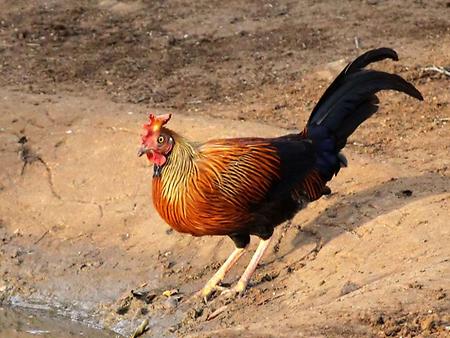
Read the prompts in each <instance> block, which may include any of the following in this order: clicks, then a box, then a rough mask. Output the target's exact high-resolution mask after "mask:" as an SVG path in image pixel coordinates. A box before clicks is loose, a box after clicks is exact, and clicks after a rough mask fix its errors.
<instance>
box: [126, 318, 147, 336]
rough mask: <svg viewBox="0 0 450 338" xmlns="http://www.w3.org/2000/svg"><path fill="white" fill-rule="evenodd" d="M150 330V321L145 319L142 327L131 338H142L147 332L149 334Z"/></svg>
mask: <svg viewBox="0 0 450 338" xmlns="http://www.w3.org/2000/svg"><path fill="white" fill-rule="evenodd" d="M148 329H149V327H148V319H147V318H145V319H144V320H143V321H142V323H141V325H139V326H138V327H137V328H136V330H135V331H134V332H133V334H132V335H131V336H130V338H136V337H139V336H142V335H143V334H144V333H145V332H147V331H148Z"/></svg>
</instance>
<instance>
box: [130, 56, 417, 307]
mask: <svg viewBox="0 0 450 338" xmlns="http://www.w3.org/2000/svg"><path fill="white" fill-rule="evenodd" d="M384 59H392V60H395V61H396V60H398V56H397V54H396V52H395V51H394V50H392V49H389V48H379V49H374V50H371V51H368V52H366V53H365V54H363V55H361V56H359V57H358V58H357V59H355V60H354V61H353V62H352V63H349V64H348V65H347V66H346V67H345V68H344V69H343V70H342V72H341V73H340V74H339V75H338V76H337V78H336V79H335V80H334V81H333V83H332V84H331V85H330V86H329V87H328V89H327V90H326V91H325V93H324V94H323V96H322V97H321V98H320V100H319V102H318V103H317V105H316V106H315V108H314V109H313V111H312V113H311V116H310V117H309V120H308V122H307V124H306V127H305V128H304V130H303V131H302V132H300V133H297V134H290V135H285V136H281V137H276V138H256V137H255V138H234V139H218V140H211V141H208V142H206V143H194V142H190V141H188V140H187V139H185V138H184V137H183V136H181V135H179V134H177V133H176V132H174V131H172V130H170V129H168V128H167V127H165V125H166V124H167V123H168V122H169V120H170V118H171V115H170V114H166V115H160V116H154V115H152V114H151V115H150V117H149V119H150V121H149V123H148V124H145V125H144V128H145V131H144V135H143V137H142V145H141V147H140V149H139V152H138V155H139V156H141V155H144V154H146V155H147V158H148V160H149V161H150V162H151V163H153V184H152V193H153V202H154V206H155V208H156V210H157V211H158V213H159V215H160V216H161V217H162V218H163V219H164V220H165V221H166V222H167V223H168V224H169V225H170V226H171V227H172V228H173V229H175V230H176V231H179V232H182V233H186V234H191V235H193V236H205V235H209V236H210V235H216V236H229V237H230V238H231V239H232V240H233V242H234V244H235V246H236V248H235V249H234V251H233V252H232V253H231V255H230V256H229V257H228V259H227V260H226V261H225V263H224V264H223V265H222V266H221V267H220V269H219V270H218V271H217V272H216V273H215V274H214V275H213V277H212V278H211V279H210V280H209V281H208V282H207V283H206V284H205V286H204V287H203V289H202V290H201V294H202V296H203V297H204V298H205V299H208V298H209V297H210V296H211V295H212V294H213V293H214V292H215V291H216V290H223V288H222V287H221V286H220V282H221V281H222V280H223V279H224V277H225V274H226V273H227V272H228V271H229V270H230V269H231V267H232V266H233V265H234V264H235V263H236V262H237V261H238V260H239V258H240V257H241V256H242V255H243V253H244V252H245V250H246V248H247V246H248V244H249V242H250V235H255V236H257V237H259V238H260V242H259V245H258V247H257V249H256V251H255V253H254V255H253V257H252V259H251V261H250V263H249V265H248V266H247V268H246V269H245V271H244V273H243V274H242V276H241V278H240V279H239V281H238V282H237V284H236V285H235V286H234V287H233V288H231V289H229V290H227V292H228V293H231V294H233V295H238V294H242V293H243V292H244V291H245V289H246V288H247V285H248V283H249V280H250V278H251V276H252V274H253V272H254V271H255V269H256V267H257V265H258V262H259V261H260V259H261V257H262V256H263V254H264V252H265V251H266V249H267V248H268V246H269V244H270V239H271V238H272V234H273V231H274V228H275V227H276V226H278V225H279V224H281V223H283V222H285V221H287V220H290V219H291V218H292V217H293V216H294V215H295V214H296V213H297V212H298V211H299V210H301V209H302V208H304V207H305V206H306V205H307V204H308V203H310V202H312V201H315V200H317V199H318V198H320V197H321V196H323V195H327V194H330V192H331V191H330V189H329V188H328V187H327V185H326V184H327V182H328V181H330V180H331V179H332V178H333V176H335V175H337V173H338V172H339V170H340V168H341V167H345V166H346V165H347V160H346V159H345V157H344V156H343V155H342V154H341V152H340V151H341V150H342V148H344V146H345V144H346V142H347V138H348V137H349V136H350V135H351V134H352V133H353V132H354V131H355V129H356V128H357V127H358V126H359V125H360V124H361V123H362V122H364V121H365V120H366V119H367V118H369V117H370V116H371V115H372V114H374V113H375V112H376V111H377V109H378V103H379V101H378V98H377V97H376V95H375V94H376V93H377V92H379V91H381V90H396V91H399V92H403V93H406V94H408V95H410V96H412V97H414V98H416V99H418V100H423V98H422V95H421V93H420V92H419V91H418V90H417V89H416V88H415V87H414V86H413V85H412V84H410V83H408V82H407V81H405V80H404V79H403V78H401V77H400V76H398V75H395V74H390V73H385V72H381V71H376V70H368V69H365V67H366V66H367V65H369V64H370V63H373V62H376V61H381V60H384Z"/></svg>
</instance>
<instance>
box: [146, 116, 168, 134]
mask: <svg viewBox="0 0 450 338" xmlns="http://www.w3.org/2000/svg"><path fill="white" fill-rule="evenodd" d="M171 117H172V114H164V115H159V116H155V115H153V114H150V115H149V116H148V119H149V120H150V123H147V124H144V128H145V129H147V130H148V131H152V132H157V131H159V130H160V129H161V127H162V126H163V125H165V124H166V123H167V122H169V120H170V118H171Z"/></svg>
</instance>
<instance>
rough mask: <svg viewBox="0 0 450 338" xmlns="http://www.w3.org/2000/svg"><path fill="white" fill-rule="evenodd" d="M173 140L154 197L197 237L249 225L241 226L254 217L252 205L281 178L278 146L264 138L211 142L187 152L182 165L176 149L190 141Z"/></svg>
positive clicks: (164, 213)
mask: <svg viewBox="0 0 450 338" xmlns="http://www.w3.org/2000/svg"><path fill="white" fill-rule="evenodd" d="M175 142H176V143H175V144H176V145H178V147H175V148H174V149H173V153H172V155H171V158H170V160H169V162H168V163H167V165H166V166H165V168H164V171H163V173H162V174H161V176H159V177H154V179H153V201H154V204H155V207H156V210H157V211H158V212H159V214H160V215H161V217H162V218H163V219H164V220H165V221H166V222H167V223H168V224H170V225H171V226H172V227H173V228H174V229H175V230H177V231H179V232H184V233H190V234H192V235H194V236H203V235H227V234H231V233H238V232H242V231H245V230H248V229H242V228H241V227H242V226H243V224H248V223H249V222H250V221H251V217H252V213H251V210H249V208H250V206H251V205H254V204H255V203H258V202H260V201H261V200H263V199H264V198H265V195H266V194H267V192H268V190H269V189H270V186H271V183H272V182H273V181H274V180H277V179H279V165H280V159H279V158H278V155H277V152H276V149H275V148H274V147H273V146H271V145H270V143H268V142H267V140H264V139H234V140H216V141H210V142H208V143H205V144H203V145H201V146H199V147H198V148H196V149H191V150H192V152H191V153H189V155H188V154H185V155H187V156H185V157H184V158H183V161H188V162H190V163H189V164H188V165H186V166H185V167H184V169H185V170H183V168H180V164H179V161H177V159H178V160H179V159H180V155H181V154H177V152H180V150H181V149H180V148H181V147H186V146H187V145H186V144H183V143H182V142H183V141H181V142H180V140H178V142H177V140H176V141H175ZM181 157H182V156H181ZM175 161H176V162H175ZM171 166H173V168H171Z"/></svg>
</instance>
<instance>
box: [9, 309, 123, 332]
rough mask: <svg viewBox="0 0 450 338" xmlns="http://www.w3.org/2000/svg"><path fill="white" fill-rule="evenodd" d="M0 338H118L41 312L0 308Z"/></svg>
mask: <svg viewBox="0 0 450 338" xmlns="http://www.w3.org/2000/svg"><path fill="white" fill-rule="evenodd" d="M0 337H5V338H6V337H8V338H31V337H33V338H36V337H58V338H72V337H89V338H106V337H119V336H118V335H117V334H114V333H112V332H109V331H106V330H98V329H94V328H89V327H86V326H83V325H81V324H79V323H77V322H74V321H71V320H69V319H65V318H61V317H58V316H51V315H50V314H49V313H45V312H43V311H28V310H27V311H23V310H18V309H12V308H4V307H0Z"/></svg>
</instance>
